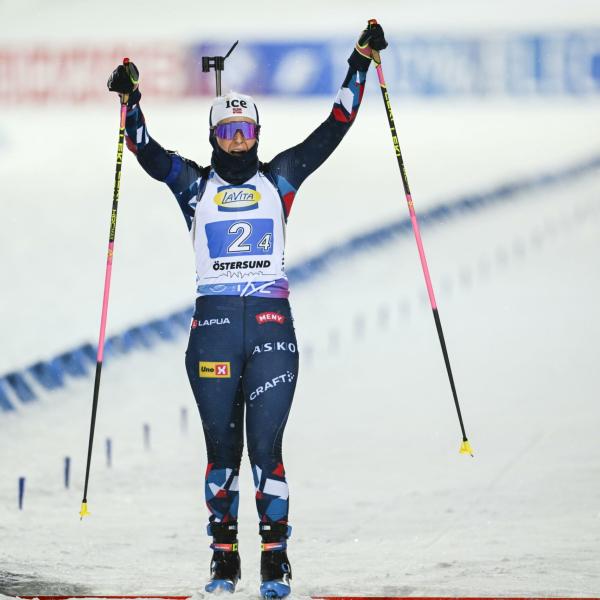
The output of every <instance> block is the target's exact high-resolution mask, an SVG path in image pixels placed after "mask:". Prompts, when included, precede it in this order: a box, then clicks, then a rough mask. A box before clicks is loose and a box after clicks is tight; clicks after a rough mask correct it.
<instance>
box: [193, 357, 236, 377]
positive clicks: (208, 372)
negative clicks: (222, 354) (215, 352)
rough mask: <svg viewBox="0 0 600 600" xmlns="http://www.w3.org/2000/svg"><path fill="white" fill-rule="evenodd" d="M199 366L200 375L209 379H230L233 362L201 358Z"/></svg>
mask: <svg viewBox="0 0 600 600" xmlns="http://www.w3.org/2000/svg"><path fill="white" fill-rule="evenodd" d="M198 367H199V371H200V373H199V375H200V377H204V378H207V379H229V378H230V377H231V363H229V362H209V361H205V360H201V361H200V364H199V366H198Z"/></svg>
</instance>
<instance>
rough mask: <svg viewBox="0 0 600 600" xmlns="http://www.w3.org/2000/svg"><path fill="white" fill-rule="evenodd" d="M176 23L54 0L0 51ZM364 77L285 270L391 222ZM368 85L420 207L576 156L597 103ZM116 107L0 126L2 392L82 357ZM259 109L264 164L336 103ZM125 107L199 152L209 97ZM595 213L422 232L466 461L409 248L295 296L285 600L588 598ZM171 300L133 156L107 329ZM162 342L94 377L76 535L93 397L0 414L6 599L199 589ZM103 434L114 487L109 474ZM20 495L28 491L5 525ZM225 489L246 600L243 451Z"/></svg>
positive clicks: (181, 259) (175, 376)
mask: <svg viewBox="0 0 600 600" xmlns="http://www.w3.org/2000/svg"><path fill="white" fill-rule="evenodd" d="M194 4H195V5H196V7H198V6H201V8H196V9H195V10H197V12H198V22H197V23H196V22H195V20H194V19H193V18H188V17H187V14H188V13H186V11H185V10H184V11H183V14H185V15H186V18H175V19H172V18H171V17H170V15H169V16H167V14H166V13H165V11H166V10H167V6H168V7H169V8H168V10H169V11H171V10H172V8H171V5H166V4H162V3H161V4H158V3H156V4H149V3H148V2H144V3H143V7H144V8H143V9H142V8H141V7H142V4H141V3H140V2H134V1H131V2H128V3H127V4H126V5H125V4H121V3H118V4H117V3H115V2H112V1H111V2H103V3H85V8H82V7H81V5H80V4H79V3H78V4H75V3H73V2H66V1H57V0H55V2H53V3H52V8H51V9H50V8H49V6H50V4H49V3H47V2H41V1H34V0H28V1H23V2H19V3H9V2H6V1H5V2H1V3H0V28H1V29H0V31H1V33H2V40H3V41H4V40H23V41H25V42H27V41H31V40H38V41H39V40H51V41H52V40H55V41H62V40H67V41H68V40H73V39H99V40H102V39H109V38H110V37H111V36H118V35H119V34H120V33H122V34H123V35H124V34H127V35H130V36H132V39H148V38H150V39H159V38H163V37H169V38H170V39H173V38H178V39H186V36H189V38H190V39H191V37H192V36H193V37H194V38H196V37H197V36H201V35H202V33H203V31H205V30H206V28H207V27H209V28H211V27H214V25H213V21H212V20H209V18H208V17H206V11H205V7H204V6H203V5H199V4H198V3H194ZM178 6H181V7H182V8H184V9H185V8H188V7H190V6H191V3H189V2H182V3H179V4H178ZM228 6H229V9H230V12H228V13H227V17H226V18H227V19H229V21H228V22H229V23H230V24H231V31H235V32H239V31H242V30H243V28H244V26H246V27H247V29H248V30H251V29H253V27H254V28H255V27H256V23H258V21H259V19H260V18H261V16H264V14H268V15H269V19H270V21H269V22H270V23H272V25H273V27H272V29H270V30H269V31H268V32H267V35H280V34H281V35H287V34H289V33H290V32H295V31H299V32H301V34H302V35H313V34H314V35H318V32H322V31H323V29H324V28H326V27H329V26H330V23H331V22H332V20H333V16H332V15H333V14H335V18H336V29H337V24H338V22H339V29H340V31H341V30H342V29H343V30H344V31H345V30H346V29H348V31H350V29H352V27H356V24H357V23H358V24H359V27H360V26H361V25H362V23H363V21H364V19H365V18H366V17H370V16H373V15H372V14H371V13H369V14H362V12H361V11H365V12H366V11H367V10H369V11H372V10H373V8H374V7H375V6H376V7H377V13H378V14H377V16H378V18H379V19H380V20H381V21H382V22H383V23H384V24H385V23H392V22H393V19H394V18H395V19H396V23H397V25H396V26H397V28H398V29H401V28H402V27H406V28H407V29H411V28H416V29H419V28H421V29H423V30H449V31H453V30H456V29H460V30H471V29H472V30H477V31H486V30H492V29H494V28H499V29H502V28H514V29H528V30H531V29H534V28H535V27H536V26H539V28H543V27H556V28H559V27H567V26H572V25H580V26H581V25H584V24H587V25H589V26H594V25H598V23H600V18H599V17H600V7H599V5H598V3H597V2H583V1H581V0H579V1H577V2H575V1H573V0H571V1H570V2H564V1H563V2H554V3H551V5H550V4H548V3H546V2H544V3H541V2H539V1H537V0H536V1H535V2H534V1H531V2H519V3H518V4H517V3H516V2H513V1H512V0H511V1H510V2H491V1H490V2H485V3H482V2H474V1H472V0H457V1H456V2H452V3H447V2H441V1H439V0H422V1H421V2H418V3H417V2H413V1H410V2H408V1H407V2H403V3H401V4H400V3H398V2H383V1H382V2H378V3H377V4H376V5H375V4H371V3H368V2H367V3H361V4H360V5H359V4H358V3H356V2H344V3H341V2H332V3H329V4H327V5H324V4H323V3H321V2H319V3H318V4H317V3H316V2H313V0H310V2H308V3H303V4H302V5H298V6H292V5H290V6H288V5H286V15H285V16H274V15H275V14H276V12H274V11H273V10H272V9H273V6H274V4H273V3H267V2H265V3H258V5H252V7H249V5H247V4H245V3H241V2H237V0H233V1H232V2H230V3H229V5H228ZM257 6H260V7H263V8H264V10H265V11H267V10H269V8H270V9H271V12H266V13H261V11H260V10H258V9H257V10H255V9H256V7H257ZM277 6H280V3H278V4H277ZM517 6H518V10H516V9H515V7H517ZM103 7H104V8H103ZM432 7H433V8H434V9H435V10H432ZM541 7H543V11H541ZM309 9H310V10H309ZM27 11H28V12H27ZM120 11H122V12H120ZM386 11H388V12H387V13H386ZM28 13H29V18H28V19H25V15H26V14H28ZM200 13H201V14H200ZM192 14H193V13H192ZM373 14H374V13H373ZM315 15H316V16H317V17H320V18H315ZM119 16H121V17H122V18H118V17H119ZM203 17H204V20H203ZM288 17H289V19H288ZM214 18H215V17H214V15H210V19H214ZM253 19H254V21H253ZM384 19H386V20H384ZM164 22H169V24H170V26H169V27H168V28H165V27H164V26H163V25H162V24H163V23H164ZM309 25H310V27H309ZM203 28H204V29H203ZM274 32H275V33H274ZM228 33H229V32H228ZM342 67H343V65H342ZM342 67H341V68H340V78H341V77H342V76H343V72H342V71H343V68H342ZM369 86H370V87H371V88H375V89H373V90H372V92H371V94H370V95H369V96H368V97H367V98H366V99H365V103H364V106H363V108H362V109H361V114H360V115H359V118H358V121H357V123H356V125H355V126H354V127H353V130H352V131H351V132H350V134H349V135H348V137H347V139H345V140H344V142H343V144H342V145H341V147H340V148H339V150H338V151H337V152H336V153H335V155H334V156H333V157H332V158H331V160H330V161H328V163H327V164H326V165H325V166H324V167H323V168H322V169H321V170H320V171H319V172H318V173H316V174H315V175H314V176H313V177H312V178H311V179H310V180H309V181H307V182H306V184H305V185H304V186H303V188H302V190H301V192H300V194H299V195H298V199H297V204H296V205H295V206H294V209H293V213H292V218H291V219H290V226H289V229H288V233H289V237H288V264H290V265H292V264H294V263H298V262H299V261H300V260H301V259H302V258H305V257H307V256H310V255H313V254H314V253H316V252H317V251H318V250H319V249H322V248H323V247H326V246H328V245H330V244H331V243H333V242H335V241H342V240H345V239H347V238H348V237H349V236H350V235H352V234H354V233H357V232H360V231H364V230H365V228H370V227H373V226H376V225H378V224H382V223H385V222H386V221H388V220H389V219H392V218H393V219H396V218H397V217H398V216H399V215H403V214H406V208H405V206H404V199H403V195H402V193H401V191H400V190H401V188H400V181H399V177H398V174H397V167H396V165H395V160H394V156H393V154H392V151H391V145H390V140H389V133H388V131H387V128H386V121H385V116H384V114H383V111H382V107H381V100H380V98H379V97H378V93H377V89H376V85H375V77H374V74H373V73H371V74H370V76H369ZM390 91H391V94H392V101H393V102H394V111H395V115H396V120H397V122H398V125H399V129H400V132H401V145H402V149H403V153H404V155H405V161H406V164H407V169H408V176H409V179H410V182H411V187H412V190H413V196H414V199H415V206H416V209H417V213H418V212H419V211H420V210H421V211H422V210H424V209H426V208H428V207H431V206H433V205H435V204H436V203H438V202H440V201H442V200H450V199H452V198H455V197H458V196H460V195H461V194H464V193H467V192H471V191H478V190H482V189H490V188H492V187H494V186H495V185H497V184H499V183H502V182H505V181H507V180H512V179H518V178H519V177H522V176H525V175H530V174H532V173H536V172H539V171H544V170H551V169H553V168H558V167H561V166H564V165H565V164H569V163H571V162H576V161H577V160H580V159H584V158H586V157H588V156H589V155H591V154H592V153H597V152H598V151H599V150H600V143H599V142H600V139H599V136H598V132H599V130H598V122H599V120H598V117H599V116H600V115H599V113H600V103H599V102H598V100H594V99H588V100H586V101H581V100H580V101H575V100H573V101H566V100H560V101H558V100H556V101H552V102H549V101H547V102H541V101H527V102H525V101H517V100H512V101H511V100H505V101H502V102H498V101H477V102H467V101H461V102H457V103H443V102H424V103H418V102H414V101H413V102H409V103H407V102H402V103H399V102H398V101H394V96H393V90H390ZM112 100H114V99H113V98H108V97H107V99H106V102H105V105H103V106H101V107H95V108H93V109H89V108H88V109H81V110H79V109H68V110H67V109H66V108H63V109H56V108H46V109H43V110H34V109H31V108H20V109H19V108H13V109H10V110H3V111H2V112H1V113H0V159H1V160H0V180H1V182H2V192H3V194H2V202H1V203H0V219H1V222H2V224H3V233H2V236H0V256H2V261H1V263H0V276H1V281H2V294H1V295H0V334H1V336H2V342H3V344H2V352H1V353H0V373H5V372H6V371H8V370H10V369H14V368H21V367H23V366H26V365H27V364H30V363H31V362H33V361H35V360H38V359H42V358H49V357H51V356H53V355H54V354H55V353H57V352H60V351H64V350H66V349H68V348H71V347H73V346H74V345H76V344H78V343H81V342H83V341H94V340H95V339H96V337H97V329H98V321H99V312H100V298H101V293H102V285H103V277H104V266H105V264H104V261H105V252H106V243H107V235H108V219H109V212H110V202H111V197H112V176H113V169H114V150H115V145H116V120H117V118H118V116H117V112H118V109H117V107H115V105H114V102H112ZM260 101H261V107H262V110H261V115H262V116H263V123H264V128H263V137H262V139H261V154H262V155H263V157H264V158H269V157H270V156H272V155H273V154H274V153H275V152H277V151H279V150H280V149H281V148H282V147H285V146H288V145H291V144H293V143H295V142H296V141H298V140H300V139H302V138H303V137H304V136H305V135H306V134H307V133H308V132H309V131H310V130H311V128H312V127H314V126H316V125H317V124H318V123H319V122H320V120H321V119H322V118H324V117H325V115H326V114H327V112H328V110H329V107H330V100H329V99H315V100H311V101H307V102H298V101H291V100H286V101H281V100H277V101H274V100H269V99H260ZM144 110H145V112H146V115H147V117H148V123H149V129H150V132H151V133H152V134H153V135H154V136H156V138H157V139H158V140H159V141H161V142H162V143H163V144H164V145H165V146H167V147H170V148H176V149H178V150H179V151H180V152H181V153H182V154H184V155H186V156H189V157H190V158H194V159H196V160H198V162H200V163H205V162H206V159H207V157H208V152H207V144H206V129H205V124H206V112H207V111H206V104H205V103H203V102H186V103H178V105H177V107H176V108H175V107H172V106H168V105H164V104H159V103H156V102H153V100H152V98H147V97H144ZM290 115H292V118H290ZM599 196H600V175H599V174H598V173H595V174H591V175H588V176H586V177H583V178H580V179H579V180H577V181H571V182H569V184H568V185H561V186H556V187H554V188H552V189H547V190H544V191H542V192H539V193H536V194H529V195H523V196H522V197H519V198H517V199H515V202H513V203H510V204H506V205H504V206H498V207H495V208H490V209H487V210H485V211H483V212H480V213H477V214H472V215H465V217H464V218H462V219H460V220H453V221H451V222H448V223H446V224H440V225H437V226H431V227H424V228H423V239H424V244H425V249H426V252H427V256H428V259H429V263H430V268H431V272H432V276H433V280H434V287H435V290H436V295H437V299H438V304H439V306H440V315H441V319H442V323H443V326H444V331H445V334H446V340H447V343H448V348H449V352H450V358H451V361H452V365H453V369H454V374H455V378H456V382H457V387H458V393H459V398H460V401H461V406H462V409H463V415H464V418H465V424H466V427H467V432H468V434H469V438H470V440H471V442H472V444H473V448H474V450H475V454H476V457H475V458H474V459H471V458H470V457H465V456H460V455H459V454H458V446H459V443H460V435H459V428H458V422H457V419H456V414H455V412H454V407H453V403H452V397H451V394H450V390H449V386H448V381H447V377H446V373H445V369H444V366H443V361H442V356H441V352H440V349H439V343H438V340H437V335H436V333H435V327H434V323H433V319H432V317H431V311H430V309H429V307H428V303H427V300H426V296H425V293H424V284H423V280H422V274H421V271H420V266H419V263H418V257H417V253H416V249H415V246H414V242H413V241H412V239H411V238H408V237H406V238H399V239H396V240H394V241H393V242H390V244H389V245H387V246H385V247H382V248H380V249H378V250H376V251H373V252H371V253H368V254H365V255H363V256H361V257H359V258H353V259H352V261H349V262H348V263H346V264H338V265H336V266H335V268H334V269H332V271H331V272H329V273H327V274H324V275H322V276H320V277H319V278H318V279H317V280H315V281H314V282H313V283H311V284H308V285H305V286H298V287H297V289H293V291H292V297H291V301H292V304H293V309H294V313H295V318H296V326H297V330H298V335H299V339H300V350H301V354H302V365H301V376H300V379H299V385H298V388H297V395H296V399H295V406H294V408H293V411H292V417H291V419H290V423H289V425H288V429H287V434H286V439H285V448H284V450H285V460H286V470H287V472H288V474H289V478H290V487H291V494H292V495H291V523H292V524H293V526H294V534H293V538H292V540H290V558H291V560H292V563H293V568H294V580H293V583H294V586H293V589H294V596H295V597H298V598H302V597H307V596H309V595H313V596H314V595H325V594H337V595H340V594H348V595H349V594H372V595H381V596H383V595H385V596H395V595H466V596H476V595H494V596H500V595H513V596H519V595H527V596H560V595H563V596H564V595H569V596H571V595H582V596H592V595H596V596H598V595H600V575H599V573H600V558H599V557H600V443H599V439H600V438H599V435H598V431H599V428H600V405H599V403H598V390H599V389H600V386H599V384H600V381H599V379H600V373H599V370H598V368H597V357H598V351H597V348H596V341H597V339H598V337H599V334H600V319H599V318H598V315H597V306H596V304H597V300H596V297H597V296H598V293H599V292H600V273H599V271H598V267H597V264H598V258H599V257H600V235H599V233H600V231H599V230H600V210H599V209H600V202H599V201H600V197H599ZM192 297H193V257H192V252H191V248H190V243H189V240H188V238H187V233H186V230H185V226H184V224H183V219H182V218H181V216H180V215H179V213H178V208H177V207H176V204H175V202H174V201H173V199H172V198H171V197H170V195H169V193H168V191H167V190H166V189H165V188H164V187H163V186H161V185H160V184H157V183H156V182H153V181H151V180H149V179H148V178H147V176H145V174H144V173H143V172H142V171H141V169H140V168H139V167H138V166H137V165H136V164H135V162H134V160H132V157H131V155H127V157H126V159H125V166H124V175H123V182H122V188H121V202H120V209H119V221H118V226H117V242H116V254H115V267H114V275H113V287H112V292H111V305H110V311H109V334H110V333H111V332H112V333H114V332H116V331H120V330H122V329H123V328H125V327H127V326H130V325H132V324H134V323H138V322H141V321H144V320H146V319H148V318H151V317H155V316H160V315H162V314H164V313H166V312H169V311H172V310H175V309H177V308H180V307H183V306H186V305H188V304H190V303H191V301H192ZM362 323H364V326H363V325H361V324H362ZM361 332H362V334H361ZM185 345H186V340H185V337H181V338H179V339H178V340H177V341H176V342H174V343H172V344H170V345H163V346H160V347H159V348H158V349H156V350H153V351H150V352H143V353H139V354H136V355H132V356H130V357H128V358H126V359H122V360H119V361H116V362H113V363H110V362H109V363H107V365H106V367H105V369H104V372H103V380H102V391H101V400H100V411H99V415H98V423H97V434H96V447H95V455H94V462H93V468H92V477H91V484H90V493H89V504H90V511H91V513H92V516H91V517H89V518H88V519H86V520H85V521H84V522H83V523H81V522H80V521H79V517H78V511H79V507H80V501H81V492H82V483H83V476H84V469H85V464H84V461H85V452H86V449H87V433H88V427H89V411H90V405H91V397H92V381H91V380H83V381H79V382H71V383H70V385H69V387H68V388H67V389H65V390H61V391H59V392H55V393H53V394H44V393H43V392H41V391H40V394H41V396H42V399H41V401H40V402H38V403H34V404H31V405H28V406H20V407H19V411H18V413H17V414H8V415H7V414H2V415H1V416H0V473H1V475H2V476H1V477H0V593H4V594H15V593H21V594H42V593H44V594H51V593H55V594H61V593H69V594H71V593H72V594H79V595H81V594H101V593H114V594H134V593H140V594H141V593H145V594H148V593H163V594H189V593H195V594H196V596H197V597H198V598H200V597H202V594H201V593H200V592H199V590H201V589H202V588H203V583H204V580H205V577H206V575H207V572H208V563H209V557H210V550H209V548H208V543H209V540H208V538H207V537H206V535H205V530H204V527H205V519H206V511H205V508H204V504H203V475H204V468H205V456H204V447H203V440H202V431H201V426H200V423H199V419H198V418H196V415H195V412H194V411H195V407H194V402H193V398H192V395H191V393H190V391H189V389H188V383H187V380H186V375H185V369H184V366H183V352H184V349H185ZM182 407H183V408H186V409H187V411H188V413H189V426H188V431H187V433H183V432H182V431H181V428H180V418H181V410H182ZM144 423H149V424H150V425H151V431H152V447H151V450H149V451H146V450H144V447H143V443H142V427H143V424H144ZM109 436H110V437H111V438H112V440H113V445H114V465H113V467H112V468H111V469H109V468H107V467H106V465H105V463H104V460H103V447H104V441H105V439H106V437H109ZM65 456H70V457H72V460H73V474H72V478H73V486H72V488H71V489H70V490H64V489H63V486H62V465H63V459H64V457H65ZM19 476H26V477H27V491H26V497H25V507H24V510H23V511H22V512H19V511H18V510H17V501H16V500H17V498H16V495H17V479H18V477H19ZM240 485H241V492H242V501H241V512H240V515H241V533H240V541H241V552H242V561H243V579H242V581H241V584H240V587H239V593H238V594H237V596H239V597H241V598H255V597H256V596H257V584H258V560H259V539H258V535H257V533H256V529H257V527H256V516H255V512H254V506H253V489H252V481H251V477H250V473H249V469H248V465H247V461H246V462H245V463H244V465H243V471H242V476H241V482H240Z"/></svg>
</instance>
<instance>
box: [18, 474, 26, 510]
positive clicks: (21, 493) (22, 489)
mask: <svg viewBox="0 0 600 600" xmlns="http://www.w3.org/2000/svg"><path fill="white" fill-rule="evenodd" d="M24 497H25V477H19V510H23V498H24Z"/></svg>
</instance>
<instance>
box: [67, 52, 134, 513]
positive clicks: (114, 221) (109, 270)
mask: <svg viewBox="0 0 600 600" xmlns="http://www.w3.org/2000/svg"><path fill="white" fill-rule="evenodd" d="M123 64H124V65H125V67H126V68H127V66H128V65H129V59H128V58H124V59H123ZM128 70H129V69H128ZM134 83H136V82H134ZM127 100H128V95H127V94H123V95H122V96H121V118H120V123H119V141H118V143H117V163H116V167H115V185H114V189H113V203H112V212H111V217H110V230H109V235H108V254H107V258H106V272H105V275H104V296H103V299H102V315H101V317H100V336H99V339H98V351H97V354H96V378H95V380H94V399H93V401H92V419H91V423H90V437H89V441H88V451H87V463H86V467H85V485H84V488H83V500H82V501H81V511H80V512H79V515H80V517H81V519H83V517H85V516H87V515H89V514H90V513H89V512H88V508H87V492H88V484H89V479H90V465H91V461H92V447H93V445H94V430H95V429H96V412H97V410H98V396H99V394H100V375H101V373H102V359H103V356H104V338H105V335H106V319H107V315H108V296H109V292H110V279H111V275H112V262H113V253H114V247H115V233H116V229H117V209H118V207H119V189H120V187H121V165H122V164H123V145H124V141H125V119H126V117H127Z"/></svg>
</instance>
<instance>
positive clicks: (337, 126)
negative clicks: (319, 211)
mask: <svg viewBox="0 0 600 600" xmlns="http://www.w3.org/2000/svg"><path fill="white" fill-rule="evenodd" d="M386 47H387V42H386V41H385V36H384V33H383V29H382V28H381V26H380V25H374V26H369V27H368V28H367V29H365V30H364V31H363V32H362V34H361V36H360V38H359V40H358V42H357V43H356V46H355V47H354V50H353V51H352V54H351V55H350V58H349V59H348V64H349V68H348V72H347V74H346V77H345V79H344V82H343V83H342V87H341V88H340V90H339V91H338V94H337V96H336V98H335V101H334V103H333V108H332V110H331V112H330V114H329V116H328V117H327V119H326V120H325V121H324V122H323V123H321V125H319V126H318V127H317V128H316V129H315V130H314V131H313V132H312V133H311V134H310V135H309V136H308V137H307V138H306V139H305V140H304V141H303V142H301V143H300V144H298V145H297V146H294V147H293V148H289V149H288V150H284V151H283V152H281V153H280V154H278V155H277V156H276V157H275V158H274V159H273V160H272V161H271V162H270V163H268V164H266V165H265V170H266V171H267V172H268V173H269V176H270V177H271V178H272V179H273V182H274V183H275V185H276V186H277V188H278V189H279V193H280V194H281V197H282V198H283V202H284V206H285V212H286V217H287V216H288V215H289V213H290V210H291V208H292V203H293V202H294V197H295V195H296V192H297V191H298V188H299V187H300V185H301V184H302V182H303V181H304V180H305V179H306V178H307V177H308V176H309V175H310V174H311V173H313V172H314V171H316V169H318V168H319V167H320V166H321V165H322V164H323V163H324V162H325V160H327V158H329V156H330V155H331V154H332V152H333V151H334V150H335V149H336V148H337V146H338V144H339V143H340V142H341V141H342V138H343V137H344V136H345V135H346V133H347V132H348V130H349V129H350V127H351V125H352V123H353V122H354V119H355V118H356V115H357V113H358V109H359V107H360V103H361V100H362V96H363V92H364V87H365V79H366V76H367V70H368V69H369V64H370V63H371V52H372V50H383V49H384V48H386Z"/></svg>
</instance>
